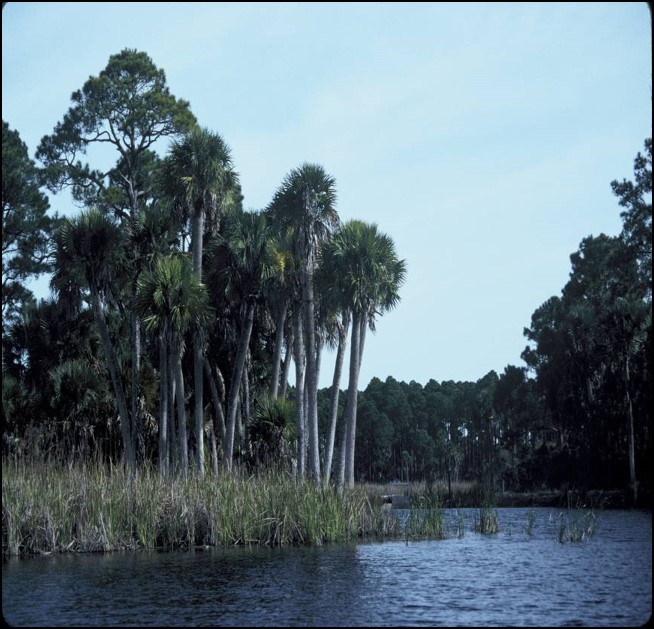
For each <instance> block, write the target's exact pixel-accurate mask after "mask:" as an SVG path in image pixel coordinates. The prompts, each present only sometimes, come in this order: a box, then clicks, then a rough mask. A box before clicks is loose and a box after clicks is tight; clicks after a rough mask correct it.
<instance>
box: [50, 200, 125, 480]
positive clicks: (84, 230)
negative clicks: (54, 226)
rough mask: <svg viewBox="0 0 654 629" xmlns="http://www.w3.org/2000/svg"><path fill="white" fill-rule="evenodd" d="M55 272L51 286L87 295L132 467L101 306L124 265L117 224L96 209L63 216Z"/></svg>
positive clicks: (122, 400)
mask: <svg viewBox="0 0 654 629" xmlns="http://www.w3.org/2000/svg"><path fill="white" fill-rule="evenodd" d="M55 243H56V253H55V272H54V275H53V278H52V281H51V287H52V288H53V290H54V291H55V292H59V291H64V292H70V290H71V286H75V285H78V286H79V285H86V286H87V287H88V289H89V292H90V295H91V305H92V308H93V315H94V319H95V321H96V324H97V326H98V330H99V332H100V339H101V341H102V347H103V350H104V353H105V358H106V360H107V368H108V369H109V374H110V376H111V381H112V384H113V388H114V394H115V395H116V402H117V405H118V414H119V417H120V430H121V436H122V439H123V447H124V450H125V460H126V462H127V464H128V465H129V466H130V468H131V469H135V467H136V454H135V449H134V443H133V436H132V432H131V429H130V417H129V413H128V411H127V400H126V396H125V390H124V388H123V382H122V378H121V374H120V370H119V367H118V359H117V356H116V351H115V348H114V346H113V344H112V342H111V338H110V335H109V328H108V326H107V322H106V319H105V313H104V309H103V303H102V301H103V296H104V295H105V294H107V293H109V292H110V291H111V289H112V283H113V281H114V278H115V277H117V276H120V275H121V274H122V271H123V269H124V265H125V260H124V239H123V234H122V232H121V229H120V227H119V226H118V225H117V224H116V223H115V222H114V221H113V220H111V218H109V217H107V216H106V215H104V214H102V213H101V212H100V211H98V210H95V209H90V210H87V211H85V212H82V213H81V214H80V215H79V216H77V217H76V218H73V219H67V220H66V221H65V222H64V223H63V225H62V226H61V228H60V230H59V231H58V232H57V234H56V235H55Z"/></svg>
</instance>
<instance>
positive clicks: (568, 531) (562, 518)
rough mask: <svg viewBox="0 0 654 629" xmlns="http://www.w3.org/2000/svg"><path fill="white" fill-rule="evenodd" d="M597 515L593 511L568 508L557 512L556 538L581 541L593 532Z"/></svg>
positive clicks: (591, 535)
mask: <svg viewBox="0 0 654 629" xmlns="http://www.w3.org/2000/svg"><path fill="white" fill-rule="evenodd" d="M596 528H597V516H596V515H595V513H594V512H593V511H583V510H581V509H569V510H568V511H567V513H564V512H561V513H559V526H558V539H559V542H561V543H562V544H563V543H565V542H583V541H584V540H588V539H590V538H591V537H593V535H594V534H595V530H596Z"/></svg>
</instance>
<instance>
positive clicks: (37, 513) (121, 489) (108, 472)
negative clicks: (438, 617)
mask: <svg viewBox="0 0 654 629" xmlns="http://www.w3.org/2000/svg"><path fill="white" fill-rule="evenodd" d="M398 534H399V525H398V522H397V518H389V517H388V516H384V515H383V514H382V509H381V505H380V504H379V505H378V504H377V503H376V501H371V500H370V498H369V497H368V496H367V495H366V493H365V492H363V491H361V490H359V489H356V488H355V489H353V490H347V489H346V490H345V491H343V492H342V493H340V494H339V492H338V491H337V490H336V489H333V488H326V489H325V488H322V487H320V486H318V485H316V484H315V483H313V482H310V481H299V482H296V481H295V480H294V479H293V478H292V477H290V476H289V475H288V474H285V473H283V472H272V471H271V472H266V473H262V474H260V475H259V476H257V477H256V478H255V477H245V476H241V475H239V474H224V475H220V476H218V477H214V476H211V475H207V476H205V478H204V479H202V480H199V479H197V478H196V477H195V476H194V475H192V474H188V475H186V476H178V477H169V478H162V477H161V476H160V475H159V474H158V472H157V471H156V470H155V469H153V468H150V467H143V468H141V469H139V471H138V473H137V474H136V476H133V477H132V476H130V474H129V473H128V472H127V471H126V470H124V469H123V468H122V467H115V468H111V469H110V468H106V467H102V466H100V465H87V466H79V467H78V466H75V467H54V466H48V465H44V464H36V465H30V466H27V465H17V464H5V463H3V473H2V549H3V554H4V555H18V554H24V553H37V552H63V551H78V552H93V551H113V550H128V549H137V548H146V549H155V548H163V549H189V548H195V547H204V546H218V545H222V546H225V545H237V544H267V545H271V546H279V545H288V544H324V543H329V542H346V541H352V540H354V539H357V538H359V537H362V536H373V537H383V536H394V535H398Z"/></svg>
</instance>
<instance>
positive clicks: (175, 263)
mask: <svg viewBox="0 0 654 629" xmlns="http://www.w3.org/2000/svg"><path fill="white" fill-rule="evenodd" d="M136 304H137V310H138V312H139V313H140V315H141V317H142V320H143V324H144V327H145V330H146V332H150V333H156V334H158V337H159V355H160V366H159V368H160V378H161V380H160V386H161V406H160V419H159V421H160V424H159V457H160V458H159V465H160V471H161V472H162V473H163V474H165V473H166V472H167V471H168V468H169V463H168V456H167V453H168V447H169V444H168V443H167V438H168V434H169V427H168V426H167V422H168V419H169V418H168V408H169V403H170V401H171V398H170V396H171V395H172V393H171V390H172V382H173V379H174V382H175V388H176V398H177V421H178V427H179V448H180V450H179V452H180V459H181V467H182V471H183V473H186V471H187V469H188V444H187V433H186V409H185V406H184V404H185V400H184V377H183V373H182V354H183V352H184V335H185V333H186V332H187V331H188V330H189V329H194V330H197V328H199V327H202V326H203V325H205V324H206V323H207V322H208V321H209V318H210V313H211V309H210V308H209V297H208V294H207V289H206V287H205V285H204V284H202V282H201V281H200V280H199V278H198V276H197V275H196V273H195V272H194V270H193V269H192V267H191V262H190V260H189V259H188V257H187V256H186V255H184V254H176V255H175V254H173V255H168V256H162V257H160V258H158V259H157V260H156V262H155V264H154V266H153V268H152V270H151V271H149V272H147V273H144V274H143V275H142V276H141V277H140V278H139V282H138V290H137V300H136ZM168 352H170V360H169V357H168ZM169 369H171V371H172V373H168V370H169ZM170 420H171V421H172V417H170ZM171 445H172V444H171Z"/></svg>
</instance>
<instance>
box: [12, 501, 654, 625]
mask: <svg viewBox="0 0 654 629" xmlns="http://www.w3.org/2000/svg"><path fill="white" fill-rule="evenodd" d="M528 511H529V510H528V509H498V515H499V521H500V533H498V534H497V535H492V536H483V535H480V534H478V533H475V532H473V531H472V530H471V529H473V528H474V522H473V521H474V518H475V517H477V516H478V510H472V509H465V510H460V512H458V514H457V512H453V511H448V513H447V520H448V522H449V523H450V527H451V528H450V530H451V531H452V537H451V538H449V539H445V540H440V541H411V540H408V541H392V542H384V543H364V544H357V545H349V546H326V547H314V548H309V547H303V548H281V549H280V548H276V549H270V548H230V549H212V550H209V551H202V552H193V553H145V552H140V553H126V554H123V553H114V554H108V555H71V556H65V555H58V556H57V555H51V556H47V557H38V558H34V559H23V560H18V559H12V560H10V561H5V562H3V566H2V611H3V616H4V619H5V621H6V622H8V623H9V624H11V625H15V626H21V625H22V626H27V625H29V626H39V625H40V626H62V625H66V626H81V625H95V626H107V625H131V626H138V625H146V626H153V627H154V626H172V625H177V626H179V625H186V626H207V625H214V626H215V625H226V626H229V625H231V626H270V625H277V626H279V625H283V626H319V625H323V626H339V625H385V626H396V625H428V626H439V625H440V626H452V625H458V626H481V625H485V626H488V625H495V626H507V625H508V626H511V625H513V626H516V625H520V626H540V625H550V626H557V625H558V626H570V625H573V626H574V625H577V626H581V625H592V626H633V625H641V624H643V623H645V622H646V621H647V620H648V619H649V618H650V616H651V613H652V517H651V513H649V512H640V511H637V512H627V511H603V512H598V520H597V527H596V532H595V534H594V535H593V537H592V538H590V539H587V540H585V541H583V542H580V543H560V542H559V540H558V529H559V519H558V518H559V517H560V515H559V514H560V511H557V510H553V509H535V510H534V513H535V516H536V521H535V527H534V529H533V535H531V536H530V535H528V534H527V532H526V530H525V529H526V527H527V523H528ZM459 516H460V517H461V518H462V519H463V520H464V521H465V534H464V536H463V537H462V538H459V537H458V536H457V535H456V532H455V530H456V524H457V523H458V522H460V521H461V520H460V519H459Z"/></svg>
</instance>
